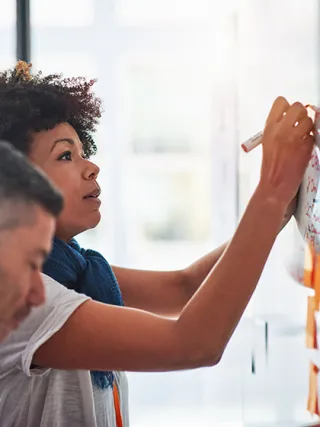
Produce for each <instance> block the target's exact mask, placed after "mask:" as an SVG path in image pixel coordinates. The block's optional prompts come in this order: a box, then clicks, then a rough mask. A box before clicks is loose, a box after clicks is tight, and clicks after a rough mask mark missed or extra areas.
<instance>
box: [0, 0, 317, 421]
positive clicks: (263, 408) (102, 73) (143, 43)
mask: <svg viewBox="0 0 320 427" xmlns="http://www.w3.org/2000/svg"><path fill="white" fill-rule="evenodd" d="M19 3H20V6H21V4H22V6H23V4H24V5H27V4H28V3H29V2H28V1H25V2H23V1H19V0H18V4H19ZM0 6H1V13H0V67H1V69H4V68H7V67H11V66H13V65H14V64H15V60H16V56H17V52H16V41H17V38H16V23H17V18H19V16H17V13H16V6H17V5H16V1H15V0H0ZM30 20H31V21H30V22H31V25H30V46H31V49H30V60H31V62H32V63H33V68H34V69H36V70H42V71H43V72H44V73H51V72H62V73H64V75H65V76H87V77H89V78H95V77H97V78H98V83H97V85H96V93H97V94H98V95H99V96H100V97H101V98H102V100H103V105H104V111H105V112H104V115H103V119H102V120H101V124H100V126H99V131H98V133H97V136H96V140H97V144H98V154H97V155H96V158H95V161H96V162H97V163H98V164H99V166H100V167H101V174H100V184H101V185H102V189H103V193H102V201H103V202H104V203H103V204H102V216H103V220H102V222H101V224H100V225H99V227H98V228H96V229H95V230H91V231H89V232H87V233H85V234H83V235H82V236H81V238H80V239H79V240H80V241H81V243H82V244H83V245H84V246H87V247H92V248H95V249H97V250H100V251H101V252H102V253H103V254H104V255H105V256H106V257H107V259H108V260H109V262H111V263H112V264H115V265H121V266H126V267H134V268H146V269H177V268H182V267H185V266H187V265H188V264H189V263H191V262H193V261H195V260H196V259H197V258H199V257H201V256H202V255H204V254H205V253H207V252H209V251H210V250H212V249H213V248H215V247H216V246H218V245H219V244H221V243H222V242H224V241H225V240H227V239H229V238H230V237H231V236H232V234H233V232H234V230H235V227H236V225H237V223H238V221H239V218H240V215H241V213H242V212H243V209H244V207H245V205H246V203H247V201H248V199H249V197H250V195H251V194H252V192H253V190H254V188H255V185H256V183H257V180H258V177H259V168H260V158H261V150H260V148H258V149H256V150H254V152H252V153H250V154H248V155H245V154H243V153H242V152H241V151H240V149H239V146H240V143H241V142H242V141H244V140H245V139H247V138H249V137H250V136H251V135H253V134H254V133H256V132H258V131H259V130H261V129H262V128H263V126H264V121H265V119H266V116H267V113H268V111H269V109H270V106H271V104H272V102H273V100H274V98H275V97H276V96H278V95H284V96H286V97H287V98H288V99H289V101H291V102H293V101H295V100H299V101H301V102H303V103H305V104H306V103H314V104H318V103H319V94H320V86H319V83H320V56H319V52H320V46H319V41H318V40H319V33H320V32H319V29H320V26H319V23H320V8H319V2H318V1H316V0H308V2H302V1H301V0H299V1H298V0H290V1H289V0H238V1H236V0H224V1H216V0H55V1H54V2H49V1H47V0H30ZM18 22H19V19H18ZM20 24H21V22H20ZM294 226H295V224H294V223H293V222H292V223H291V224H289V226H288V227H287V228H286V230H284V232H282V233H281V235H280V237H279V238H278V241H277V244H276V246H275V248H274V250H273V252H272V254H271V256H270V258H269V261H268V264H267V267H266V269H265V272H264V274H263V276H262V278H261V281H260V284H259V287H258V290H257V291H256V293H255V295H254V297H253V298H252V301H251V303H250V305H249V306H248V309H247V311H246V313H245V316H244V318H243V319H242V321H241V323H240V325H239V327H238V328H237V330H236V332H235V334H234V336H233V338H232V340H231V342H230V344H229V346H228V348H227V350H226V352H225V355H224V357H223V360H222V361H221V363H220V364H219V365H218V366H217V367H214V368H210V369H209V368H208V369H200V370H195V371H189V372H179V373H168V374H163V373H161V374H129V386H130V405H131V409H130V413H131V425H132V427H146V426H152V427H163V426H166V427H174V426H175V427H176V426H184V427H191V426H192V427H193V426H202V427H209V426H210V427H212V426H215V427H220V426H221V427H244V426H248V427H250V426H276V425H277V426H281V427H286V426H293V425H302V424H303V425H309V424H308V423H309V422H310V423H311V421H312V418H311V417H310V415H309V414H308V412H307V411H306V403H307V394H308V367H309V365H308V359H307V357H306V352H305V317H306V292H305V289H303V288H302V287H300V286H299V285H298V284H296V283H295V282H294V280H293V279H291V278H290V276H289V274H288V273H287V270H286V267H285V264H286V259H287V257H288V253H289V251H290V250H291V249H292V240H291V235H292V232H293V228H294ZM150 285H151V286H152V284H150ZM212 339H214V337H212Z"/></svg>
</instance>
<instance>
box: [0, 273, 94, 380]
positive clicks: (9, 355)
mask: <svg viewBox="0 0 320 427" xmlns="http://www.w3.org/2000/svg"><path fill="white" fill-rule="evenodd" d="M43 281H44V286H45V291H46V302H45V304H44V305H43V306H40V307H36V308H34V309H33V310H32V312H31V314H30V315H29V316H28V318H27V319H26V320H25V321H24V322H22V324H21V325H20V326H19V327H18V328H17V329H16V330H15V331H13V332H12V333H11V334H10V335H9V336H8V338H7V339H6V340H5V341H4V342H3V343H2V344H1V345H0V378H1V376H3V375H5V373H6V372H9V371H11V370H12V369H14V368H18V369H21V370H22V371H23V372H24V373H25V374H26V375H27V376H32V375H43V374H45V373H46V372H48V371H49V369H32V370H31V368H30V367H31V364H32V360H33V357H34V354H35V352H36V351H37V350H38V348H39V347H41V345H42V344H44V343H45V342H46V341H48V340H49V339H50V337H52V336H53V335H54V334H55V333H56V332H58V331H59V330H60V329H61V328H62V326H63V325H64V324H65V323H66V321H67V320H68V319H69V317H70V316H71V315H72V314H73V313H74V312H75V310H76V309H77V308H78V307H79V306H80V305H81V304H83V303H84V302H85V301H87V300H89V299H90V298H89V297H87V296H86V295H83V294H78V293H76V292H75V291H73V290H70V289H67V288H65V287H64V286H62V285H61V284H59V283H58V282H56V281H55V280H53V279H52V278H51V277H48V276H46V275H43Z"/></svg>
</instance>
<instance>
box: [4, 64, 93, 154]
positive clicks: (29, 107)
mask: <svg viewBox="0 0 320 427" xmlns="http://www.w3.org/2000/svg"><path fill="white" fill-rule="evenodd" d="M30 69H31V64H27V63H25V62H23V61H19V62H18V63H17V65H16V67H15V68H13V69H11V70H7V71H4V72H2V73H0V139H4V140H7V141H9V142H11V144H13V145H14V146H15V147H16V148H17V149H18V150H20V151H22V152H23V153H25V154H27V155H28V154H29V152H30V148H31V143H32V139H31V136H32V134H33V133H34V132H39V131H42V130H49V129H53V128H54V127H55V126H56V125H58V124H60V123H64V122H67V123H69V124H70V125H71V126H73V128H74V129H75V130H76V132H77V133H78V135H79V138H80V140H81V141H82V144H83V149H84V153H85V156H86V157H90V156H91V155H92V154H94V153H95V152H96V145H95V143H94V141H93V138H92V134H93V133H94V132H95V130H96V125H97V124H98V122H99V118H100V117H101V101H100V99H99V98H97V97H96V96H95V95H94V93H93V92H92V86H93V85H94V83H95V82H96V80H89V81H88V80H86V79H85V78H84V77H77V78H63V77H62V75H60V74H51V75H48V76H43V75H42V73H41V72H39V73H37V74H34V75H32V74H31V72H30Z"/></svg>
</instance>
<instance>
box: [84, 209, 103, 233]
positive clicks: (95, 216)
mask: <svg viewBox="0 0 320 427" xmlns="http://www.w3.org/2000/svg"><path fill="white" fill-rule="evenodd" d="M100 221H101V213H100V212H99V211H95V212H93V213H92V214H91V215H90V218H88V227H87V228H86V230H89V229H91V228H95V227H96V226H97V225H98V224H99V222H100Z"/></svg>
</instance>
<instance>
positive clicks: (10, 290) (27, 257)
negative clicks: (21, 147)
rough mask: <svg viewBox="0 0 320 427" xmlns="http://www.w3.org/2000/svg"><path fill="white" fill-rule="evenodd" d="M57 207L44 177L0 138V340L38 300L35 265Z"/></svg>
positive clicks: (48, 239) (49, 234)
mask: <svg viewBox="0 0 320 427" xmlns="http://www.w3.org/2000/svg"><path fill="white" fill-rule="evenodd" d="M62 206H63V200H62V196H61V195H60V193H59V192H58V191H57V190H56V189H55V188H54V187H53V185H52V184H51V183H50V182H49V180H48V179H47V178H46V177H45V176H44V175H43V174H42V173H41V172H40V171H38V170H37V169H35V168H34V167H33V166H32V165H31V163H29V162H28V160H27V159H26V157H24V156H23V155H22V154H20V153H19V152H18V151H16V150H15V149H14V148H13V147H12V146H11V145H9V144H8V143H5V142H3V141H0V340H3V339H4V338H5V337H6V336H7V335H8V333H9V332H10V331H11V330H12V329H15V328H16V327H17V326H18V325H19V323H20V322H21V321H22V320H23V319H24V318H25V317H26V316H27V315H28V314H29V312H30V309H31V308H32V307H34V306H38V305H40V304H42V303H43V302H44V299H45V295H44V286H43V283H42V278H41V269H42V264H43V262H44V260H45V258H46V256H47V255H48V253H49V252H50V250H51V244H52V238H53V234H54V230H55V219H56V217H57V216H58V215H59V213H60V211H61V209H62Z"/></svg>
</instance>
